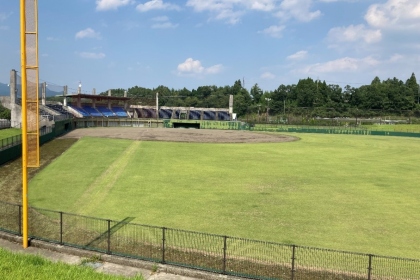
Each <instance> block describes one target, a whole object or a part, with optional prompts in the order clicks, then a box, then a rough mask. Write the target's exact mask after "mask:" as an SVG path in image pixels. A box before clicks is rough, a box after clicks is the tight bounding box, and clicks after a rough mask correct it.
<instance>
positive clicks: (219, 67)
mask: <svg viewBox="0 0 420 280" xmlns="http://www.w3.org/2000/svg"><path fill="white" fill-rule="evenodd" d="M222 70H223V65H222V64H216V65H213V66H210V67H209V68H207V69H205V72H206V73H207V74H217V73H220V72H222Z"/></svg>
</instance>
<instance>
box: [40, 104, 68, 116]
mask: <svg viewBox="0 0 420 280" xmlns="http://www.w3.org/2000/svg"><path fill="white" fill-rule="evenodd" d="M46 106H47V107H48V108H50V109H51V110H54V111H55V112H57V113H60V114H63V115H68V113H69V112H67V111H66V110H65V109H64V108H63V106H62V105H58V104H47V105H46Z"/></svg>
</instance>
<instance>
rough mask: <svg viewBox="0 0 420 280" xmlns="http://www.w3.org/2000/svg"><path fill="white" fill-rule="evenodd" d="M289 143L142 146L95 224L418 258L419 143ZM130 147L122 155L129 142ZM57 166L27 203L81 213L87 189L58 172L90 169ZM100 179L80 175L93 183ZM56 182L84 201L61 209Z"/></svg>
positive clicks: (334, 139)
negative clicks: (127, 222) (124, 223)
mask: <svg viewBox="0 0 420 280" xmlns="http://www.w3.org/2000/svg"><path fill="white" fill-rule="evenodd" d="M293 135H294V136H297V137H300V138H301V140H300V141H296V142H289V143H267V144H200V143H165V142H151V141H150V142H149V141H146V142H143V143H142V146H141V149H137V150H136V151H135V152H134V153H133V154H132V157H131V159H130V161H129V163H127V166H126V168H125V169H124V170H123V172H122V174H121V175H120V176H119V179H118V181H117V182H116V186H114V187H113V188H111V189H110V190H109V194H108V196H107V198H106V199H105V200H103V201H102V203H101V205H100V207H97V208H96V209H95V210H94V211H93V212H92V215H94V216H98V217H102V218H110V219H114V220H121V219H124V218H125V217H136V220H135V221H134V222H137V223H143V224H151V225H157V226H166V227H173V228H181V229H186V230H195V231H201V232H208V233H216V234H226V235H231V236H239V237H244V238H251V239H259V240H267V241H276V242H286V243H295V244H300V245H307V246H316V247H326V248H333V249H342V250H348V251H359V252H370V253H374V254H382V255H394V256H401V257H412V258H420V248H419V246H420V245H418V242H417V239H418V232H419V231H420V223H419V222H418V213H420V188H418V182H419V181H420V174H419V172H418V166H420V149H418V147H419V145H420V139H416V138H404V137H382V136H357V135H321V134H293ZM93 140H94V141H93ZM90 141H92V142H90ZM98 141H100V142H98ZM118 141H120V140H115V139H109V140H108V139H86V140H85V142H84V143H83V146H78V147H73V148H72V149H70V150H69V151H68V153H69V154H78V153H79V152H80V151H79V150H78V149H83V150H84V151H93V150H96V148H97V147H103V149H106V147H108V149H109V150H110V151H114V149H116V146H118V145H120V144H121V145H122V144H124V143H126V142H118ZM127 141H128V140H127ZM98 143H101V144H100V145H98ZM128 143H129V144H124V145H126V146H125V147H124V149H120V153H123V151H124V150H125V149H126V148H127V147H128V146H129V145H130V143H132V141H128ZM105 155H106V154H102V153H100V152H99V151H97V152H96V154H95V153H93V152H92V153H91V154H90V156H89V157H87V159H88V160H89V161H93V159H97V161H98V162H102V158H103V160H105ZM85 156H87V155H85ZM117 158H118V156H116V157H115V158H114V160H116V159H117ZM89 161H88V162H89ZM57 162H58V163H60V165H61V169H55V167H54V168H52V169H49V167H47V168H46V169H45V172H46V173H45V175H43V176H45V177H47V178H48V179H49V183H44V184H43V185H42V186H40V185H39V184H38V183H37V181H36V180H35V181H34V182H31V185H30V187H32V186H33V189H36V190H37V191H36V192H35V191H34V192H31V191H30V202H31V204H33V205H35V206H39V207H43V208H52V207H54V208H56V209H57V210H63V211H68V212H75V211H83V209H75V208H74V202H75V201H77V199H78V197H80V195H81V194H82V193H83V191H84V189H86V188H87V187H88V185H85V186H79V185H77V184H74V183H73V181H71V180H68V179H71V178H72V177H71V176H69V177H67V178H66V180H67V181H66V180H61V181H60V179H59V178H60V174H61V173H62V172H69V173H71V174H73V175H72V176H75V174H80V172H81V171H83V172H85V169H88V165H78V166H73V165H69V163H68V162H66V161H65V160H62V158H59V159H58V160H57ZM104 170H106V168H104V169H103V170H102V172H103V171H104ZM102 172H101V173H97V174H96V173H94V172H91V173H84V175H83V176H87V177H89V176H92V177H94V178H95V179H96V178H97V177H98V176H100V174H102ZM95 174H96V175H95ZM89 178H90V177H89ZM44 179H45V178H44V177H43V180H44ZM92 181H93V180H92ZM54 182H60V184H62V185H64V186H67V187H66V189H72V188H74V189H76V192H78V195H74V197H70V198H68V197H66V199H65V200H66V201H65V202H61V201H63V200H64V199H63V198H64V197H65V196H64V195H63V194H62V196H61V197H58V198H57V197H54V196H53V195H52V192H53V191H54V188H55V184H54ZM32 183H33V185H32ZM79 189H83V190H79ZM64 194H65V193H64ZM93 200H95V197H92V201H93ZM64 207H66V208H64Z"/></svg>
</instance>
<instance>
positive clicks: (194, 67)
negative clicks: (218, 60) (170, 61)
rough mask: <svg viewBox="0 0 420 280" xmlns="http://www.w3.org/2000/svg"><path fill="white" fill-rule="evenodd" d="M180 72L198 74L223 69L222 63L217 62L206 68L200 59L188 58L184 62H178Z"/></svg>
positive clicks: (215, 72)
mask: <svg viewBox="0 0 420 280" xmlns="http://www.w3.org/2000/svg"><path fill="white" fill-rule="evenodd" d="M177 69H178V74H180V75H182V74H187V75H196V74H217V73H220V72H221V71H222V70H223V65H222V64H217V65H213V66H210V67H208V68H205V67H204V66H203V65H201V62H200V61H199V60H194V59H192V58H187V59H186V60H185V61H184V62H183V63H180V64H178V68H177Z"/></svg>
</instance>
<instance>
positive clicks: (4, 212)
mask: <svg viewBox="0 0 420 280" xmlns="http://www.w3.org/2000/svg"><path fill="white" fill-rule="evenodd" d="M29 209H30V210H29V234H30V237H31V238H35V239H40V240H44V241H48V242H53V243H56V244H60V245H67V246H72V247H77V248H82V249H87V250H91V251H97V252H101V253H105V254H113V255H119V256H124V257H130V258H136V259H142V260H148V261H154V262H159V263H166V264H172V265H177V266H182V267H187V268H193V269H199V270H204V271H210V272H215V273H221V274H226V275H232V276H239V277H247V278H253V279H291V280H309V279H311V280H313V279H331V280H338V279H340V280H362V279H367V280H374V279H405V280H408V279H412V280H414V279H420V260H415V259H404V258H394V257H385V256H376V255H372V254H360V253H353V252H344V251H337V250H329V249H320V248H313V247H305V246H298V245H289V244H279V243H273V242H264V241H256V240H249V239H242V238H236V237H230V236H221V235H212V234H206V233H201V232H192V231H185V230H179V229H171V228H165V227H155V226H148V225H140V224H135V223H131V222H130V221H131V220H132V219H133V218H130V217H128V218H126V219H124V220H122V221H113V220H107V219H98V218H94V217H87V216H81V215H76V214H70V213H64V212H58V211H51V210H45V209H39V208H33V207H30V208H29ZM21 214H22V213H21V206H20V205H16V204H10V203H6V202H1V201H0V230H2V231H6V232H9V233H13V234H20V233H21Z"/></svg>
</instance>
